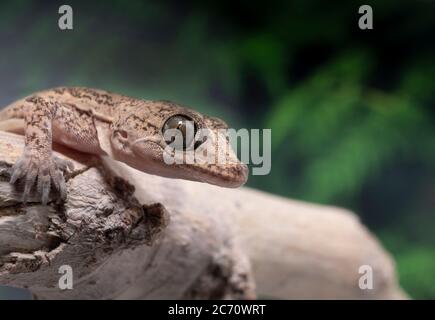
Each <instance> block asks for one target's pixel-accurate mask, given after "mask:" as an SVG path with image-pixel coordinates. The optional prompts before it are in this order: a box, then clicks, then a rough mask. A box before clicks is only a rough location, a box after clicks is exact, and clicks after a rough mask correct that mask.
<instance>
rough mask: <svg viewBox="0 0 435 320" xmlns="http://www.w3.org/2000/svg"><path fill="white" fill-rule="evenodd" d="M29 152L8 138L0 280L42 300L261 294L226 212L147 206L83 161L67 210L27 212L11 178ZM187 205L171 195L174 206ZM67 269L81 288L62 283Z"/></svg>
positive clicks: (1, 154) (1, 148) (72, 180)
mask: <svg viewBox="0 0 435 320" xmlns="http://www.w3.org/2000/svg"><path fill="white" fill-rule="evenodd" d="M21 151H22V137H21V136H16V135H12V134H7V133H0V170H2V171H3V174H2V176H1V181H0V284H6V285H11V286H18V287H27V288H29V289H30V290H31V291H32V292H33V293H34V295H35V296H36V297H38V298H40V299H44V298H45V299H47V298H62V299H64V298H65V299H69V298H76V299H77V298H80V299H88V298H96V299H107V298H110V299H112V298H142V299H145V298H148V299H153V298H169V299H175V298H252V297H254V287H253V280H252V277H251V274H250V266H249V263H248V262H247V259H246V257H245V256H244V255H243V253H241V252H240V250H239V249H238V247H237V245H236V243H235V242H234V239H233V237H232V234H231V232H229V231H227V230H229V229H228V228H227V226H226V225H225V224H226V223H227V222H225V221H224V220H221V219H220V218H219V217H218V216H213V215H204V216H202V213H201V212H200V211H197V212H192V211H188V210H182V209H181V208H182V206H171V207H170V210H166V209H165V207H164V206H163V205H161V204H160V203H162V202H160V203H159V201H154V200H149V201H148V200H145V201H144V202H141V203H140V202H139V201H138V200H137V199H136V197H135V196H134V195H133V191H134V187H133V186H132V185H131V184H129V183H127V182H126V181H127V180H125V179H121V178H119V177H117V176H116V175H114V174H113V172H112V171H110V170H107V169H103V168H102V167H101V166H98V164H99V163H98V161H91V160H92V159H90V158H88V157H86V156H83V155H82V156H80V155H78V156H76V157H75V160H76V161H75V170H74V172H73V173H72V175H71V176H70V177H69V179H68V181H67V187H68V198H67V201H66V202H65V204H63V205H60V204H56V203H55V202H52V203H51V204H50V205H48V206H42V205H39V204H36V203H34V202H33V203H32V200H36V198H33V199H32V198H31V199H30V203H29V204H28V205H26V206H23V205H21V204H20V199H21V194H20V188H17V189H16V188H15V187H12V186H11V185H9V184H8V182H7V177H8V174H7V169H8V168H9V167H10V166H11V164H13V163H14V161H15V160H16V158H17V157H18V156H19V154H20V153H21ZM94 160H95V159H94ZM143 183H144V184H145V186H146V187H147V189H148V188H149V189H152V188H155V186H153V185H152V184H148V183H146V181H143ZM141 196H142V197H143V196H144V194H142V195H141ZM188 201H193V200H188V199H183V198H182V195H180V194H177V193H176V192H175V191H174V193H173V194H172V199H171V204H176V203H177V202H188ZM169 217H170V219H171V220H172V222H171V223H170V224H169V226H168V220H169ZM167 226H168V227H167ZM166 227H167V228H166ZM62 265H68V266H71V268H72V270H73V290H60V288H59V286H58V283H59V278H60V277H61V276H62V275H61V274H59V273H58V271H59V268H60V266H62Z"/></svg>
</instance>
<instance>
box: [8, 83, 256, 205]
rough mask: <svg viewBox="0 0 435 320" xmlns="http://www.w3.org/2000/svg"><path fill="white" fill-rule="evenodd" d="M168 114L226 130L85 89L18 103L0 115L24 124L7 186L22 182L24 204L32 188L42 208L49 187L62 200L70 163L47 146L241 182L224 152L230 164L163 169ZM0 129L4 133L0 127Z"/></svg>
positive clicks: (184, 175)
mask: <svg viewBox="0 0 435 320" xmlns="http://www.w3.org/2000/svg"><path fill="white" fill-rule="evenodd" d="M173 115H185V116H188V117H190V118H191V119H193V120H194V121H195V123H196V125H198V127H200V128H207V129H211V130H215V129H220V128H225V127H226V124H225V123H224V122H223V121H222V120H220V119H216V118H212V117H207V116H204V115H201V114H200V113H198V112H195V111H193V110H191V109H188V108H184V107H182V106H180V105H178V104H175V103H173V102H169V101H146V100H140V99H134V98H130V97H126V96H122V95H118V94H114V93H110V92H106V91H103V90H97V89H90V88H70V87H62V88H55V89H51V90H47V91H42V92H38V93H35V94H33V95H31V96H29V97H26V98H24V99H21V100H18V101H16V102H14V103H12V104H11V105H9V106H7V107H6V108H5V109H3V110H2V111H1V112H0V123H1V122H2V121H3V122H4V121H6V122H7V120H10V119H24V133H25V149H24V152H23V154H22V156H21V157H20V158H19V159H18V160H17V162H16V163H15V165H14V166H13V168H12V170H11V183H16V182H17V181H19V180H24V182H25V183H24V185H25V187H24V193H23V201H24V202H25V201H26V198H27V196H28V194H29V193H30V192H31V189H32V188H33V186H34V185H35V184H36V186H37V190H38V192H40V194H41V199H42V203H44V204H46V203H47V201H48V195H49V192H50V189H51V187H52V186H53V187H54V189H56V190H57V191H58V192H59V194H60V197H61V199H65V197H66V186H65V180H64V176H63V173H64V172H65V170H67V169H68V168H69V169H72V164H71V163H70V162H68V161H65V160H61V159H59V158H57V157H55V156H54V155H53V153H52V142H53V141H54V142H57V143H60V144H63V145H66V146H68V147H70V148H72V149H75V150H78V151H82V152H85V153H90V154H94V155H100V156H101V155H109V156H112V157H113V158H114V159H116V160H118V161H122V162H124V163H126V164H128V165H130V166H132V167H134V168H136V169H138V170H141V171H144V172H148V173H151V174H157V175H161V176H165V177H171V178H181V179H188V180H194V181H201V182H207V183H211V184H216V185H220V186H224V187H238V186H240V185H242V184H244V183H245V182H246V180H247V175H248V173H247V167H246V165H244V164H242V163H240V162H239V161H238V160H237V157H236V156H235V154H234V152H233V151H232V149H231V148H230V147H229V148H228V151H226V154H225V157H226V158H227V159H232V160H233V161H232V162H231V163H229V164H212V163H204V164H197V163H195V164H173V165H167V164H165V163H164V161H163V152H164V151H163V149H164V147H165V146H166V144H165V142H164V140H163V137H162V127H163V124H164V123H165V121H166V120H167V119H168V118H169V117H171V116H173ZM97 122H98V123H100V124H103V125H106V126H107V128H108V130H107V132H108V135H110V137H100V136H99V135H98V132H97V126H96V123H97ZM2 129H3V130H8V129H9V128H8V126H7V125H6V126H4V125H3V126H2ZM14 129H15V128H14ZM11 130H12V128H11ZM8 131H9V130H8ZM106 138H107V139H108V140H110V146H111V150H109V151H108V150H107V149H105V148H103V147H102V144H101V139H106ZM217 140H218V133H217V134H216V141H217ZM227 143H228V141H227Z"/></svg>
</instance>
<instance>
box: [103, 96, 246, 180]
mask: <svg viewBox="0 0 435 320" xmlns="http://www.w3.org/2000/svg"><path fill="white" fill-rule="evenodd" d="M124 108H125V110H121V111H122V112H119V116H118V117H117V118H116V119H115V121H114V123H113V130H112V137H111V144H112V151H113V155H114V157H115V159H117V160H119V161H122V162H124V163H126V164H128V165H130V166H132V167H134V168H136V169H138V170H141V171H143V172H147V173H150V174H156V175H160V176H164V177H170V178H178V179H186V180H193V181H200V182H206V183H210V184H215V185H219V186H223V187H231V188H235V187H239V186H241V185H243V184H244V183H245V182H246V180H247V178H248V168H247V166H246V165H245V164H243V163H242V162H240V161H239V160H238V159H237V156H236V154H235V152H234V151H233V149H232V147H231V144H230V139H229V138H228V135H227V129H228V128H227V125H226V124H225V123H224V122H223V121H222V120H220V119H217V118H212V117H208V116H204V115H201V114H200V113H198V112H195V111H193V110H191V109H188V108H184V107H181V106H179V105H177V104H175V103H172V102H168V101H143V104H140V105H137V106H126V107H124Z"/></svg>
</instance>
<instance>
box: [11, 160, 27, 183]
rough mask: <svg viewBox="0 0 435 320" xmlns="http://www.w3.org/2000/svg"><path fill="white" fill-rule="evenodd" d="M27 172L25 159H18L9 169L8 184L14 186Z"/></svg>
mask: <svg viewBox="0 0 435 320" xmlns="http://www.w3.org/2000/svg"><path fill="white" fill-rule="evenodd" d="M26 171H27V161H26V159H25V158H20V159H18V160H17V162H15V164H14V165H13V167H12V169H11V179H10V183H12V184H14V183H15V182H17V180H18V179H21V178H22V177H23V176H24V175H25V174H26Z"/></svg>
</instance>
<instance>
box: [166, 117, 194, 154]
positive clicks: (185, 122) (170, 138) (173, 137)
mask: <svg viewBox="0 0 435 320" xmlns="http://www.w3.org/2000/svg"><path fill="white" fill-rule="evenodd" d="M162 133H163V137H164V139H165V142H166V143H167V144H168V145H169V146H171V147H173V148H175V149H176V150H186V149H188V148H189V147H191V146H192V143H193V140H194V139H195V134H196V125H195V122H194V121H193V120H192V119H190V118H188V117H186V116H183V115H176V116H172V117H170V118H169V119H168V120H166V122H165V124H164V125H163V130H162Z"/></svg>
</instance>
